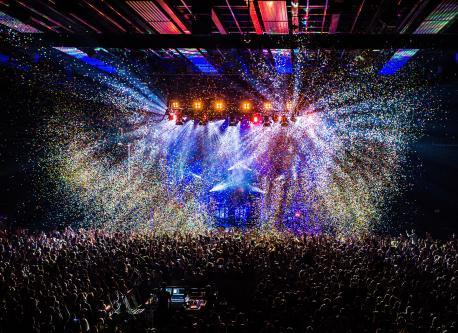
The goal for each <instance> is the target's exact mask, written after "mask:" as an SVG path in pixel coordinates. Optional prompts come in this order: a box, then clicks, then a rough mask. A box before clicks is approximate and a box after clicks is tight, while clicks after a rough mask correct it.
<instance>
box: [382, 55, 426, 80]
mask: <svg viewBox="0 0 458 333" xmlns="http://www.w3.org/2000/svg"><path fill="white" fill-rule="evenodd" d="M418 51H419V50H418V49H405V50H398V51H396V53H395V54H394V55H393V56H392V57H391V59H390V60H388V62H387V63H386V64H385V65H384V66H383V68H382V69H381V70H380V71H379V72H378V73H379V74H380V75H393V74H394V73H396V72H397V71H398V70H399V69H401V68H402V67H404V65H405V64H407V62H408V61H409V60H410V58H412V57H413V56H414V55H415V54H416V53H417V52H418Z"/></svg>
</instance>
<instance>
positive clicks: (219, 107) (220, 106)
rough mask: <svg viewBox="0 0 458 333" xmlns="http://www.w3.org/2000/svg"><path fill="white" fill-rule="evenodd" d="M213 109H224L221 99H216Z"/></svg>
mask: <svg viewBox="0 0 458 333" xmlns="http://www.w3.org/2000/svg"><path fill="white" fill-rule="evenodd" d="M215 110H216V111H223V110H224V102H223V101H216V102H215Z"/></svg>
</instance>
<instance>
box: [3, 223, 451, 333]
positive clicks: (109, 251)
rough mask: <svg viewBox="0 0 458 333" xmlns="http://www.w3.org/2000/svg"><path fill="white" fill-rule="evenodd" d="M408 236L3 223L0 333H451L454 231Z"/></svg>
mask: <svg viewBox="0 0 458 333" xmlns="http://www.w3.org/2000/svg"><path fill="white" fill-rule="evenodd" d="M409 236H410V237H402V236H400V237H396V238H388V237H380V236H368V237H365V238H362V239H361V238H359V239H339V238H333V237H330V236H326V235H319V236H301V237H295V236H293V235H287V234H276V235H263V234H259V233H256V232H252V233H245V234H242V233H240V232H223V231H220V232H209V233H208V234H206V235H199V236H192V235H183V234H177V235H174V236H166V235H155V234H153V233H129V234H126V233H110V232H104V231H100V230H78V231H74V230H72V229H66V230H63V231H54V232H48V233H31V232H26V231H16V232H11V231H2V232H0V333H3V332H49V333H53V332H72V333H73V332H78V333H79V332H91V333H92V332H178V333H179V332H193V333H207V332H208V333H210V332H234V333H235V332H237V333H238V332H247V333H248V332H249V333H257V332H259V333H271V332H272V333H273V332H284V333H299V332H301V333H302V332H376V333H381V332H404V333H407V332H411V333H414V332H441V333H446V332H448V333H452V332H458V298H457V297H458V293H457V291H458V252H457V251H458V241H457V239H455V237H453V236H452V237H451V238H450V239H449V240H447V241H439V240H435V239H432V238H430V237H423V238H422V237H417V236H416V237H412V235H409ZM166 285H183V286H193V287H202V288H205V290H207V307H206V308H205V309H202V310H200V311H187V310H185V309H184V308H176V307H172V306H171V304H170V294H169V293H168V292H167V291H166V290H165V289H164V286H166Z"/></svg>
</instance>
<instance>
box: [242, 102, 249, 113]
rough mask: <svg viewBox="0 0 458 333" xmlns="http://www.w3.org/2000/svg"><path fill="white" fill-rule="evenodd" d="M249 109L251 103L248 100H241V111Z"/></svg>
mask: <svg viewBox="0 0 458 333" xmlns="http://www.w3.org/2000/svg"><path fill="white" fill-rule="evenodd" d="M250 110H251V103H250V102H249V101H244V102H242V111H244V112H248V111H250Z"/></svg>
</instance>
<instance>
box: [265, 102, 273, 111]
mask: <svg viewBox="0 0 458 333" xmlns="http://www.w3.org/2000/svg"><path fill="white" fill-rule="evenodd" d="M264 110H265V111H271V110H272V103H270V102H265V103H264Z"/></svg>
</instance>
